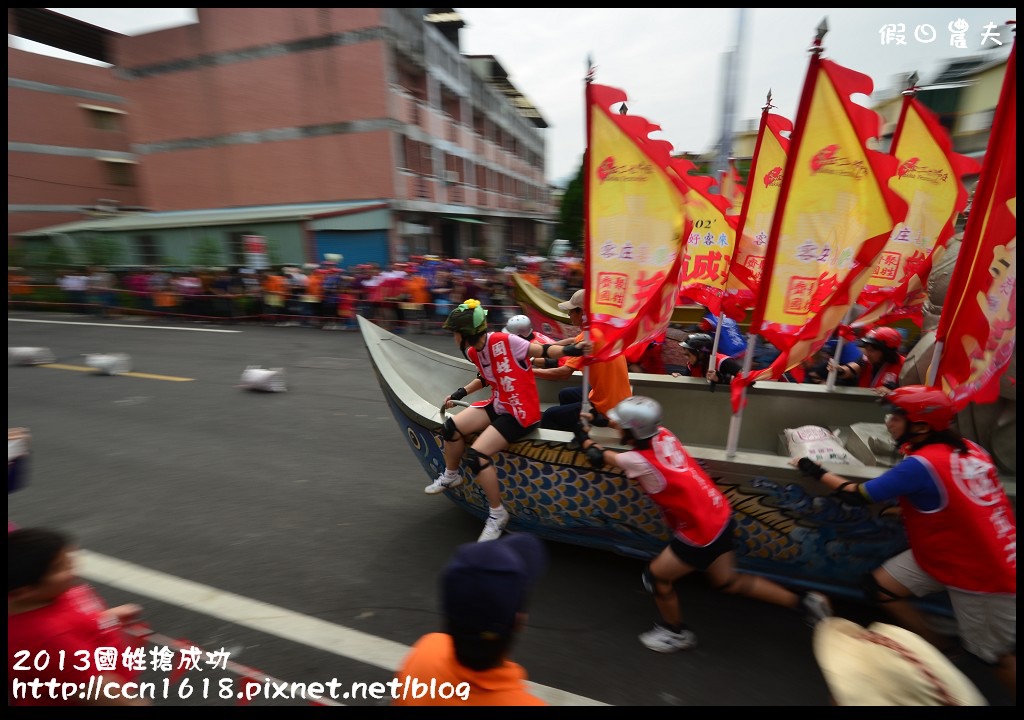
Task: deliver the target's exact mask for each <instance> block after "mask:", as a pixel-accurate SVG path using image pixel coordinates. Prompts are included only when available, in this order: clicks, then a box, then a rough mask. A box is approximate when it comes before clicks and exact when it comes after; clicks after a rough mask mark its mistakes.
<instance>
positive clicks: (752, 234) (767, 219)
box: [723, 107, 793, 320]
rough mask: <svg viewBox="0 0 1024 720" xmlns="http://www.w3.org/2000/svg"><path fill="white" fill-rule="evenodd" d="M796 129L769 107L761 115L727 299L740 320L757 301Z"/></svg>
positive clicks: (732, 313) (727, 308)
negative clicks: (792, 132)
mask: <svg viewBox="0 0 1024 720" xmlns="http://www.w3.org/2000/svg"><path fill="white" fill-rule="evenodd" d="M792 130H793V123H792V122H790V121H789V120H787V119H786V118H784V117H782V116H781V115H774V114H772V113H769V112H768V107H766V108H765V110H764V112H763V113H762V114H761V125H760V127H759V128H758V131H757V143H756V144H755V145H754V155H753V158H752V159H751V164H750V175H749V177H748V179H747V188H746V192H745V194H744V196H743V206H742V207H741V209H740V219H739V223H738V225H737V228H736V250H735V252H733V256H732V264H731V265H730V266H729V277H728V280H727V281H726V288H725V289H726V296H725V298H724V300H723V309H724V310H725V312H726V313H728V314H729V315H730V316H731V317H733V318H734V319H737V320H739V319H741V318H742V317H743V315H744V314H745V312H746V311H747V310H749V309H751V308H752V307H754V303H755V302H756V300H757V294H758V289H759V288H760V286H761V272H762V270H763V269H764V258H765V254H766V253H767V251H768V235H769V234H770V233H771V230H772V220H773V219H774V218H775V208H776V206H777V205H778V202H779V191H780V190H781V188H782V176H783V169H784V168H785V167H786V154H787V153H788V152H789V137H788V135H789V133H790V132H791V131H792Z"/></svg>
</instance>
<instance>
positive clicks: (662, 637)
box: [640, 624, 697, 653]
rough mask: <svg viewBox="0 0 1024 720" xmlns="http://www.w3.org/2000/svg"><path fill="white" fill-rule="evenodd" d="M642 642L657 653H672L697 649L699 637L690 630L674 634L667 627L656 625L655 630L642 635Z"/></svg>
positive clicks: (686, 629)
mask: <svg viewBox="0 0 1024 720" xmlns="http://www.w3.org/2000/svg"><path fill="white" fill-rule="evenodd" d="M640 642H642V643H643V644H644V647H646V648H649V649H651V650H654V651H655V652H660V653H670V652H676V651H677V650H689V649H690V648H694V647H697V635H696V634H695V633H694V632H693V630H690V629H688V628H683V629H682V630H680V631H679V632H677V633H674V632H672V631H671V630H669V629H668V628H667V627H663V626H661V625H657V624H655V626H654V628H653V629H651V630H648V631H647V632H645V633H641V634H640Z"/></svg>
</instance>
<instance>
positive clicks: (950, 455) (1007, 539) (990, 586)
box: [899, 441, 1017, 594]
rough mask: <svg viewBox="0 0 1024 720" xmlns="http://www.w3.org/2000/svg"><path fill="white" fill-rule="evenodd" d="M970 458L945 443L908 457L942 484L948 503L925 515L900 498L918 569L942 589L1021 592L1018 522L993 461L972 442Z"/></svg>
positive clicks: (940, 488) (927, 447)
mask: <svg viewBox="0 0 1024 720" xmlns="http://www.w3.org/2000/svg"><path fill="white" fill-rule="evenodd" d="M965 442H966V443H967V447H968V448H970V453H969V454H968V455H961V454H960V453H959V452H957V451H956V450H955V449H953V448H951V447H949V446H948V445H944V444H934V445H925V446H924V447H922V448H920V449H917V450H912V451H910V452H909V453H908V454H909V455H911V456H913V457H916V458H918V459H919V460H921V461H922V462H923V463H924V465H925V467H927V468H928V470H929V472H930V473H931V475H932V477H933V478H935V480H936V481H937V482H938V484H939V490H940V492H941V493H942V495H943V500H944V502H943V503H942V506H941V507H939V508H938V509H936V510H931V511H928V512H922V511H921V510H918V509H917V508H915V507H914V506H913V505H912V504H911V503H910V502H909V501H908V500H907V499H906V498H904V497H901V498H900V501H899V502H900V507H901V508H902V510H903V522H904V525H905V526H906V529H907V538H908V540H909V541H910V547H911V548H913V550H914V557H915V558H916V559H917V562H918V564H919V565H920V566H921V568H922V569H924V570H925V571H926V572H927V573H928V574H929V575H931V576H932V577H934V578H935V579H936V580H938V581H939V582H941V583H942V584H943V585H948V586H949V587H953V588H958V589H961V590H967V591H969V592H982V593H1010V594H1016V593H1017V521H1016V518H1015V516H1014V511H1013V507H1012V506H1011V505H1010V501H1009V499H1008V498H1007V497H1006V492H1005V490H1003V486H1002V484H1001V483H1000V482H999V475H998V474H997V472H996V468H995V466H994V465H993V464H992V459H991V458H990V457H989V456H988V454H987V453H986V452H985V451H984V450H982V449H981V448H980V447H979V446H978V445H976V444H975V443H973V442H970V441H965Z"/></svg>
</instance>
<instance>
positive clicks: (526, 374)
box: [466, 332, 540, 427]
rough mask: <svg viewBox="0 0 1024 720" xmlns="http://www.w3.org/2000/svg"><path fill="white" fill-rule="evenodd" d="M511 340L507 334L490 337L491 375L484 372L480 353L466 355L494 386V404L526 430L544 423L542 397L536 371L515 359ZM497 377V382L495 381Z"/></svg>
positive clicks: (491, 334)
mask: <svg viewBox="0 0 1024 720" xmlns="http://www.w3.org/2000/svg"><path fill="white" fill-rule="evenodd" d="M508 338H509V336H508V335H507V334H506V333H503V332H492V333H488V334H487V340H486V342H487V350H488V354H489V356H490V359H491V365H490V368H489V370H490V372H487V371H485V370H484V366H483V365H482V364H481V359H480V353H478V352H477V351H476V348H472V347H471V348H469V350H468V351H467V352H466V355H467V356H469V359H470V360H472V361H473V364H474V365H476V367H477V369H478V370H479V371H480V376H481V377H483V378H484V380H485V381H486V382H487V384H488V385H490V386H491V402H493V403H494V404H495V407H496V408H497V407H501V408H502V409H503V410H504V411H505V412H507V413H509V414H510V415H512V416H514V417H515V419H516V420H518V421H519V424H520V425H522V426H523V427H529V426H531V425H533V424H534V423H538V422H540V396H539V395H538V394H537V381H536V380H534V378H533V367H532V366H530V365H527V367H523V366H522V365H520V364H519V363H518V362H516V359H515V358H514V357H512V349H511V347H509V342H508ZM492 377H493V380H492V379H491V378H492Z"/></svg>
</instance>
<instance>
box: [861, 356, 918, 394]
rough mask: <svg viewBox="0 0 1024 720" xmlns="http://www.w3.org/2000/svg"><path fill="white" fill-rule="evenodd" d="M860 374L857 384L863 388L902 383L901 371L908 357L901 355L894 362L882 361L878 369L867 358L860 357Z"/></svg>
mask: <svg viewBox="0 0 1024 720" xmlns="http://www.w3.org/2000/svg"><path fill="white" fill-rule="evenodd" d="M860 362H861V366H860V375H858V376H857V386H858V387H862V388H877V387H883V386H884V385H885V384H886V383H889V384H893V383H895V384H896V385H899V384H900V372H902V370H903V363H904V362H906V358H905V357H903V356H902V355H900V359H899V360H897V361H896V362H894V363H882V364H881V365H880V366H879V367H878V370H877V371H876V370H875V369H874V368H873V367H872V366H871V363H869V362H868V361H867V359H866V358H861V359H860Z"/></svg>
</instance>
